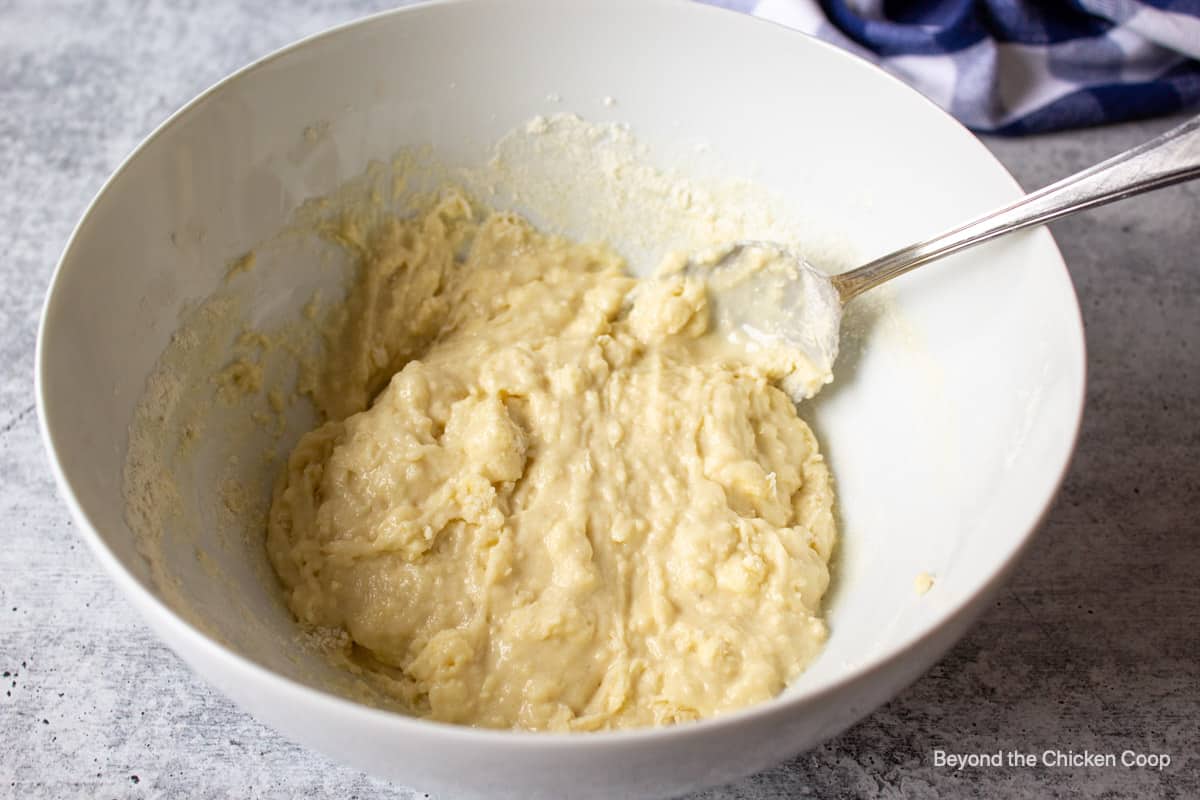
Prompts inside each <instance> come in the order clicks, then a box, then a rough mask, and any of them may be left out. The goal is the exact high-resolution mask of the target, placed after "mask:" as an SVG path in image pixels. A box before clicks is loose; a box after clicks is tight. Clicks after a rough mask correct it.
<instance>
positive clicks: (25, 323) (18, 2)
mask: <svg viewBox="0 0 1200 800" xmlns="http://www.w3.org/2000/svg"><path fill="white" fill-rule="evenodd" d="M388 5H394V3H392V4H388V3H381V2H372V0H291V1H290V2H280V1H273V2H264V1H263V0H254V1H253V2H252V1H251V0H246V1H245V2H231V1H230V0H207V1H206V2H198V1H197V0H179V2H173V3H167V2H127V3H122V2H91V0H70V1H68V0H0V278H2V280H0V520H3V523H2V524H3V540H2V541H0V673H2V676H3V678H2V680H3V684H2V686H0V690H2V691H3V692H4V694H3V695H2V696H0V796H10V797H14V798H16V797H19V798H38V797H53V798H93V797H95V798H101V797H103V798H136V797H162V798H226V797H254V798H258V797H271V798H291V797H300V796H303V797H340V798H347V797H358V798H411V797H421V796H422V795H421V794H420V793H418V792H413V791H411V790H408V789H405V788H403V787H399V786H393V785H390V784H386V783H383V782H380V781H376V780H374V779H372V778H369V777H366V776H364V775H361V774H359V773H357V772H355V771H352V770H349V769H346V768H344V767H341V766H339V765H337V764H334V763H331V762H330V761H328V760H327V759H325V758H324V757H323V756H321V755H319V754H316V753H313V752H309V751H306V750H304V749H303V748H300V747H298V746H297V745H294V744H292V743H290V742H288V741H286V740H285V739H283V738H282V737H280V736H279V735H277V734H275V733H274V732H273V731H271V730H269V729H267V728H265V727H264V726H262V725H260V724H259V723H257V722H256V721H255V720H253V719H251V718H250V717H248V716H246V715H245V714H243V713H242V712H240V711H239V710H237V709H236V708H234V707H233V706H232V705H231V704H230V703H229V702H228V701H227V700H225V699H224V698H223V697H222V696H220V695H218V694H216V693H215V692H214V691H213V690H211V689H210V688H209V687H208V686H207V685H206V684H205V683H204V682H203V681H202V680H201V679H200V678H198V677H196V676H195V675H193V674H192V673H191V672H190V671H188V669H186V668H185V667H184V666H183V664H182V663H181V662H180V661H179V660H178V659H177V658H176V657H175V656H174V655H173V654H172V653H171V652H169V651H168V650H167V649H166V648H165V647H163V646H162V645H161V644H159V643H158V641H157V640H156V639H155V638H154V636H153V635H152V634H151V633H150V632H149V631H148V630H147V629H146V628H145V627H144V626H143V625H142V623H141V621H140V619H138V618H137V616H136V615H135V614H134V612H133V611H132V609H131V608H130V607H129V606H128V605H127V604H126V602H125V601H124V599H123V598H122V597H121V596H119V595H118V594H117V591H116V589H115V587H114V586H113V585H112V583H111V582H110V581H109V580H108V578H107V577H106V576H105V575H104V574H102V573H101V572H100V568H99V566H98V565H97V564H96V563H95V562H94V561H93V559H92V557H91V555H90V554H89V553H88V552H87V551H86V550H85V548H84V546H83V545H82V543H81V542H80V541H79V540H78V537H77V536H76V532H75V531H74V530H72V525H71V523H70V522H69V521H68V518H67V512H66V509H65V508H64V507H63V506H62V504H61V503H60V502H59V500H58V498H57V497H56V495H55V490H54V486H53V484H52V481H51V477H50V473H49V470H48V469H47V466H46V461H45V457H44V455H43V452H42V446H41V442H40V441H39V439H38V434H37V425H36V415H35V411H34V405H33V383H32V375H33V349H34V335H35V329H36V325H37V320H38V314H39V312H40V309H41V304H42V298H43V294H44V291H45V287H46V283H47V280H48V278H49V276H50V272H51V270H52V268H53V266H54V263H55V260H56V258H57V257H58V254H59V251H60V249H61V247H62V245H63V243H64V242H65V240H66V237H67V235H68V234H69V233H70V230H71V227H72V226H73V225H74V223H75V221H76V220H77V219H78V217H79V215H80V214H81V213H82V211H83V209H84V207H85V205H86V204H87V202H88V200H89V199H90V198H91V196H92V195H93V194H94V193H95V191H96V190H97V189H98V188H99V186H100V184H101V182H102V181H103V179H104V178H105V176H106V175H108V173H109V172H110V171H111V170H112V169H113V168H114V167H115V166H116V165H117V164H118V163H120V161H121V159H122V158H124V156H125V155H126V154H127V153H128V152H129V151H130V149H132V148H133V146H134V145H135V144H136V143H137V142H138V141H139V140H140V139H141V138H142V137H143V136H144V135H145V134H146V133H148V132H149V131H150V130H151V129H152V128H153V127H154V126H155V125H157V124H158V123H159V122H160V121H162V120H163V119H164V118H165V117H166V116H167V115H168V114H169V113H170V112H171V111H173V110H174V109H176V108H177V107H179V106H180V105H182V104H183V103H184V102H186V101H187V100H188V99H189V98H191V97H192V96H193V95H195V94H196V93H197V92H199V91H201V90H202V89H204V88H205V87H206V86H208V85H209V84H211V83H213V82H214V81H216V80H217V79H218V78H220V77H222V76H223V75H225V74H226V73H228V72H229V71H231V70H232V69H234V68H236V67H239V66H241V65H242V64H244V63H246V62H247V61H249V60H251V59H252V58H254V57H256V56H259V55H261V54H263V53H266V52H268V51H270V50H272V49H274V48H275V47H277V46H279V45H282V44H284V43H286V42H289V41H291V40H294V39H296V38H298V37H300V36H303V35H306V34H309V33H313V32H315V31H318V30H320V29H323V28H325V27H328V26H330V25H332V24H335V23H338V22H342V21H345V20H349V19H352V18H354V17H357V16H361V15H362V14H365V13H368V12H370V11H374V10H378V9H380V8H383V7H386V6H388ZM1170 123H1171V121H1168V120H1159V121H1154V122H1147V123H1138V124H1130V125H1121V126H1117V127H1110V128H1104V129H1100V130H1092V131H1086V132H1076V133H1066V134H1061V135H1055V136H1047V137H1041V138H1036V139H1026V140H1022V141H990V142H988V145H989V146H990V147H991V148H992V149H993V151H994V152H995V153H996V154H997V155H998V156H999V157H1000V159H1001V160H1002V161H1003V162H1004V163H1005V164H1006V165H1008V167H1009V168H1010V169H1011V170H1012V171H1013V172H1014V173H1015V174H1016V176H1017V178H1018V179H1019V180H1020V181H1021V182H1022V184H1023V185H1025V186H1028V187H1034V186H1038V185H1041V184H1043V183H1046V182H1048V181H1050V180H1051V179H1053V178H1056V177H1060V176H1062V175H1065V174H1067V173H1069V172H1072V171H1074V170H1076V169H1078V168H1081V167H1083V166H1086V165H1088V164H1090V163H1093V162H1095V161H1097V160H1099V159H1101V158H1102V157H1104V156H1107V155H1109V154H1112V153H1115V152H1117V151H1119V150H1122V149H1124V148H1126V147H1129V146H1131V145H1133V144H1136V143H1138V142H1140V141H1142V140H1144V139H1146V138H1149V137H1150V136H1151V135H1152V134H1154V133H1156V132H1158V131H1160V130H1162V129H1164V128H1166V127H1168V125H1169V124H1170ZM1054 230H1055V234H1056V236H1057V237H1058V241H1059V244H1060V246H1061V248H1062V250H1063V254H1064V256H1065V257H1066V260H1067V263H1068V264H1069V265H1070V269H1071V273H1072V275H1073V277H1074V279H1075V284H1076V286H1077V288H1078V291H1079V295H1080V300H1081V302H1082V306H1083V314H1084V319H1085V321H1086V323H1087V329H1088V346H1089V358H1088V368H1089V373H1090V375H1089V379H1090V380H1089V390H1088V407H1087V414H1086V417H1085V419H1084V424H1083V432H1082V436H1081V441H1080V446H1079V451H1078V454H1077V456H1076V458H1075V461H1074V464H1073V466H1072V468H1071V470H1070V473H1069V475H1068V476H1067V479H1066V483H1065V486H1064V488H1063V492H1062V494H1061V496H1060V497H1059V499H1058V502H1057V504H1056V505H1055V507H1054V509H1053V510H1052V512H1051V513H1050V515H1049V518H1048V520H1047V522H1046V525H1045V528H1044V529H1043V531H1042V533H1041V535H1040V536H1039V538H1038V540H1037V542H1036V544H1035V545H1034V546H1033V548H1032V551H1031V552H1030V553H1029V555H1028V556H1027V557H1026V558H1025V560H1024V562H1023V564H1022V565H1021V567H1020V569H1019V570H1018V571H1017V573H1016V575H1015V577H1014V578H1013V579H1012V580H1011V582H1010V583H1009V585H1008V587H1007V588H1006V589H1005V590H1004V591H1003V593H1002V594H1001V595H1000V597H999V599H998V600H997V602H996V604H995V607H994V608H993V609H992V610H991V611H990V612H989V613H988V614H986V615H985V616H984V618H983V619H982V620H981V621H980V622H979V623H978V624H977V625H976V626H975V627H974V629H973V630H972V631H971V633H970V634H969V635H968V636H967V637H966V638H965V639H964V640H963V641H962V642H961V643H960V644H959V645H958V646H957V647H955V648H954V649H953V650H952V651H951V652H950V654H949V655H948V656H947V657H946V658H945V659H944V660H943V661H942V662H941V663H940V664H938V665H937V666H936V667H934V668H933V669H932V670H930V671H929V673H927V674H926V675H925V676H924V677H922V678H921V679H920V680H918V681H917V683H916V684H915V685H913V686H912V687H911V688H909V689H908V690H907V691H905V692H904V693H903V694H901V695H900V696H899V697H898V698H896V699H895V700H893V701H892V702H891V703H889V704H888V705H886V706H884V707H883V708H882V709H880V710H879V711H877V712H876V713H874V714H873V715H871V716H870V717H868V718H867V719H866V720H864V721H863V722H861V723H859V724H858V725H856V726H855V727H854V728H852V729H851V730H849V731H848V732H846V733H845V734H843V735H841V736H839V737H838V738H836V739H834V740H833V741H831V742H828V743H827V744H825V745H824V746H822V747H820V748H818V749H816V750H814V751H812V752H809V753H806V754H803V755H800V756H797V757H796V758H794V759H793V760H791V761H790V762H788V763H786V764H783V765H782V766H779V767H777V768H775V769H773V770H771V771H769V772H765V773H762V774H760V775H757V776H755V777H753V778H750V779H748V780H745V781H743V782H741V783H739V784H737V785H734V786H728V787H725V788H722V789H717V790H713V791H710V792H706V793H704V794H703V795H702V797H705V798H714V799H715V798H746V799H747V800H768V798H784V797H788V798H790V797H800V796H819V797H829V796H835V797H842V796H844V797H857V796H883V797H918V796H919V797H980V798H983V797H997V796H1016V797H1020V796H1027V797H1045V796H1051V795H1054V796H1059V797H1087V798H1096V797H1180V798H1189V797H1200V753H1197V750H1200V399H1198V398H1200V184H1193V185H1189V186H1182V187H1176V188H1173V189H1169V190H1166V191H1163V192H1160V193H1158V194H1155V195H1150V196H1146V197H1143V198H1139V199H1137V200H1134V201H1131V202H1127V203H1124V204H1121V205H1118V206H1112V207H1109V208H1106V209H1101V210H1099V211H1097V212H1095V213H1092V214H1090V215H1086V216H1081V217H1075V218H1072V219H1069V220H1066V221H1064V222H1061V223H1058V224H1057V225H1056V226H1055V228H1054ZM939 748H941V749H945V750H951V751H954V752H994V751H996V750H998V749H1003V750H1013V749H1015V750H1022V751H1034V752H1038V753H1040V752H1041V751H1042V750H1045V749H1059V750H1064V751H1065V750H1074V751H1077V752H1079V751H1083V750H1085V749H1087V750H1090V751H1093V752H1116V753H1120V752H1121V751H1122V750H1126V749H1130V750H1135V751H1141V752H1150V753H1167V754H1170V756H1171V758H1172V764H1171V766H1170V767H1169V768H1168V769H1166V770H1165V771H1161V772H1160V771H1155V770H1147V769H1136V768H1135V769H1126V768H1122V767H1116V768H1105V767H1074V768H1072V767H1060V768H1050V767H1029V768H1017V767H998V768H968V769H965V770H962V771H956V770H954V769H953V768H950V767H947V766H939V765H937V763H936V762H935V759H934V757H933V753H934V751H935V750H937V749H939Z"/></svg>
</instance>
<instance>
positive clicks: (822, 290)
mask: <svg viewBox="0 0 1200 800" xmlns="http://www.w3.org/2000/svg"><path fill="white" fill-rule="evenodd" d="M1196 177H1200V117H1196V118H1194V119H1192V120H1190V121H1188V122H1185V123H1184V124H1182V125H1180V126H1179V127H1177V128H1174V129H1172V130H1170V131H1167V132H1166V133H1164V134H1162V135H1161V136H1159V137H1157V138H1155V139H1152V140H1151V141H1149V142H1146V143H1145V144H1143V145H1141V146H1139V147H1135V148H1133V149H1132V150H1127V151H1126V152H1124V153H1121V154H1120V155H1117V156H1114V157H1113V158H1110V159H1108V160H1107V161H1104V162H1101V163H1100V164H1097V165H1096V166H1094V167H1089V168H1088V169H1085V170H1083V171H1081V172H1077V173H1075V174H1074V175H1072V176H1070V177H1069V178H1064V179H1063V180H1061V181H1058V182H1057V183H1054V184H1051V185H1050V186H1047V187H1046V188H1044V189H1040V190H1039V191H1036V192H1033V193H1031V194H1027V195H1026V196H1025V197H1023V198H1021V199H1020V200H1017V201H1016V202H1015V203H1012V204H1010V205H1007V206H1005V207H1003V208H1000V209H998V210H996V211H993V212H991V213H990V214H985V215H984V216H982V217H978V218H977V219H974V220H972V221H970V222H967V223H966V224H964V225H960V226H959V227H957V228H954V229H953V230H951V231H948V232H946V233H943V234H942V235H940V236H935V237H933V238H932V239H926V240H925V241H923V242H918V243H917V244H914V245H910V246H909V247H905V248H903V249H900V250H897V251H895V252H893V253H889V254H887V255H885V256H882V257H881V258H877V259H875V260H874V261H871V262H870V263H868V264H864V265H863V266H861V267H858V268H857V269H853V270H850V271H849V272H844V273H842V274H840V275H832V276H830V275H826V274H825V273H824V272H821V271H820V270H819V269H817V268H815V267H813V266H812V265H811V264H809V263H808V262H807V261H805V260H804V259H803V258H802V257H801V256H798V255H796V254H794V253H791V252H789V251H788V250H787V249H786V248H784V247H782V246H781V245H777V244H772V243H769V242H754V241H742V242H737V243H735V244H733V245H731V246H730V247H729V248H728V249H727V250H724V251H722V252H721V253H719V254H718V255H717V257H716V258H715V259H712V260H709V261H708V262H707V263H702V262H699V261H692V262H689V263H688V265H687V266H686V267H685V272H686V273H688V274H700V273H704V274H705V277H706V279H707V280H708V282H709V287H710V293H709V295H710V303H711V304H712V305H714V306H715V318H716V322H717V325H718V327H720V328H723V329H725V330H727V331H733V332H736V333H737V334H740V335H742V336H744V337H746V338H747V339H749V340H750V341H751V342H753V343H756V344H757V345H759V346H781V347H789V348H795V349H799V350H800V351H801V352H802V353H804V354H805V355H807V356H808V358H809V359H810V360H811V361H812V365H813V367H814V368H815V370H816V371H817V373H819V374H823V375H824V376H825V379H826V380H827V379H828V376H829V375H830V374H831V370H832V367H833V362H834V360H835V359H836V358H837V351H838V329H839V327H840V325H841V318H842V307H843V306H844V305H845V304H846V303H848V302H850V301H851V300H853V299H854V298H855V297H858V296H859V295H860V294H862V293H863V292H865V291H867V290H868V289H873V288H874V287H876V286H878V285H879V284H881V283H885V282H886V281H890V280H891V279H892V278H895V277H896V276H898V275H903V274H904V273H906V272H908V271H909V270H911V269H915V268H916V267H919V266H921V265H922V264H927V263H929V262H930V261H935V260H937V259H939V258H943V257H945V256H948V255H950V254H952V253H957V252H958V251H960V250H965V249H966V248H968V247H974V246H975V245H977V244H980V243H982V242H986V241H988V240H989V239H994V238H996V237H997V236H1003V235H1004V234H1007V233H1012V232H1013V231H1018V230H1021V229H1022V228H1028V227H1030V226H1032V225H1041V224H1042V223H1044V222H1050V221H1051V220H1055V219H1058V218H1059V217H1063V216H1066V215H1068V214H1073V213H1075V212H1076V211H1082V210H1084V209H1087V208H1092V207H1094V206H1099V205H1103V204H1104V203H1111V202H1113V201H1114V200H1121V199H1124V198H1126V197H1130V196H1132V195H1135V194H1140V193H1141V192H1148V191H1151V190H1153V189H1159V188H1161V187H1164V186H1170V185H1171V184H1175V183H1180V182H1181V181H1186V180H1191V179H1192V178H1196ZM814 391H815V388H812V389H810V390H809V391H808V393H809V394H811V393H812V392H814Z"/></svg>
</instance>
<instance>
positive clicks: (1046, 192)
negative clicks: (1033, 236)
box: [831, 117, 1200, 303]
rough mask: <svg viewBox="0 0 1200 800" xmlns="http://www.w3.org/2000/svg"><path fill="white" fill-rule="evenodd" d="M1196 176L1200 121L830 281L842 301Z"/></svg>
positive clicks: (1199, 163)
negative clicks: (1014, 235) (1003, 239)
mask: <svg viewBox="0 0 1200 800" xmlns="http://www.w3.org/2000/svg"><path fill="white" fill-rule="evenodd" d="M1196 177H1200V117H1196V118H1194V119H1191V120H1189V121H1187V122H1185V123H1183V124H1182V125H1180V126H1179V127H1177V128H1173V129H1171V130H1169V131H1167V132H1166V133H1164V134H1162V135H1161V136H1159V137H1157V138H1155V139H1151V140H1150V141H1149V142H1146V143H1145V144H1143V145H1140V146H1138V147H1135V148H1133V149H1132V150H1126V151H1125V152H1124V153H1121V154H1120V155H1116V156H1113V157H1112V158H1110V159H1108V160H1107V161H1103V162H1101V163H1099V164H1097V165H1095V166H1094V167H1088V168H1087V169H1085V170H1083V171H1081V172H1077V173H1075V174H1074V175H1071V176H1070V177H1068V178H1063V179H1062V180H1061V181H1058V182H1057V183H1052V184H1050V185H1049V186H1047V187H1045V188H1044V189H1039V190H1038V191H1036V192H1031V193H1030V194H1027V195H1025V196H1024V197H1023V198H1021V199H1020V200H1017V201H1016V202H1015V203H1012V204H1011V205H1007V206H1004V207H1003V208H1000V209H997V210H996V211H993V212H991V213H989V214H985V215H984V216H982V217H978V218H977V219H974V220H972V221H971V222H968V223H966V224H964V225H961V226H959V227H957V228H955V229H953V230H951V231H948V232H946V233H943V234H942V235H940V236H935V237H934V238H932V239H927V240H925V241H923V242H918V243H917V244H914V245H911V246H909V247H905V248H903V249H901V250H897V251H895V252H894V253H889V254H888V255H886V256H882V257H880V258H877V259H875V260H874V261H872V262H870V263H868V264H864V265H863V266H861V267H858V268H857V269H854V270H851V271H850V272H844V273H842V274H841V275H835V276H833V277H832V279H831V280H832V282H833V285H834V287H835V288H836V289H837V291H838V295H839V296H840V297H841V300H842V302H843V303H846V302H848V301H849V300H850V299H851V298H854V297H857V296H858V295H860V294H862V293H863V292H865V291H867V290H868V289H871V288H874V287H876V286H878V285H879V284H881V283H884V282H885V281H889V280H891V279H892V278H895V277H896V276H897V275H903V274H904V273H906V272H908V271H909V270H911V269H915V268H916V267H919V266H921V265H922V264H926V263H928V262H930V261H933V260H935V259H939V258H942V257H943V256H948V255H950V254H951V253H957V252H958V251H959V250H965V249H966V248H968V247H973V246H975V245H977V244H980V243H981V242H986V241H988V240H989V239H994V238H996V237H997V236H1003V235H1004V234H1006V233H1011V232H1012V231H1017V230H1020V229H1022V228H1028V227H1030V226H1031V225H1041V224H1042V223H1044V222H1050V221H1051V220H1055V219H1058V218H1059V217H1063V216H1066V215H1067V214H1073V213H1075V212H1076V211H1083V210H1084V209H1087V208H1093V207H1095V206H1099V205H1103V204H1105V203H1111V202H1113V201H1114V200H1122V199H1124V198H1126V197H1130V196H1132V195H1135V194H1140V193H1141V192H1149V191H1151V190H1153V189H1159V188H1162V187H1164V186H1170V185H1171V184H1174V183H1179V182H1181V181H1186V180H1191V179H1192V178H1196Z"/></svg>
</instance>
